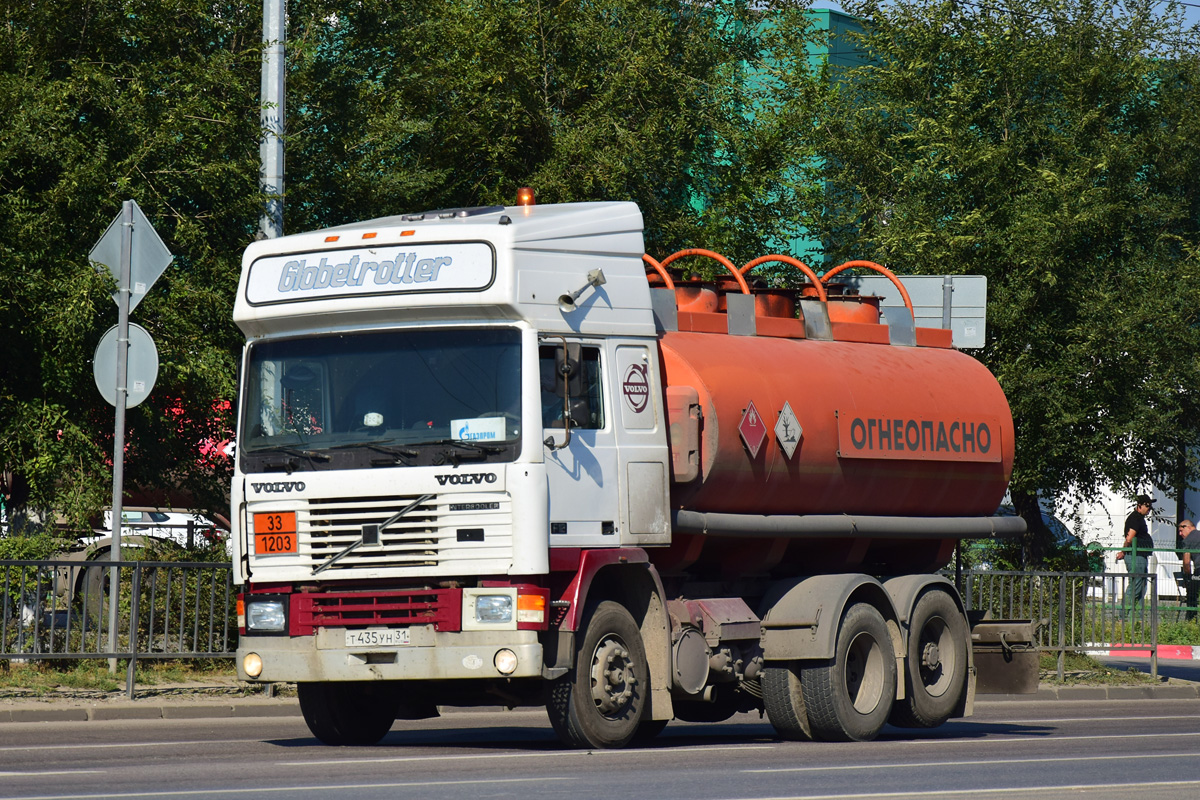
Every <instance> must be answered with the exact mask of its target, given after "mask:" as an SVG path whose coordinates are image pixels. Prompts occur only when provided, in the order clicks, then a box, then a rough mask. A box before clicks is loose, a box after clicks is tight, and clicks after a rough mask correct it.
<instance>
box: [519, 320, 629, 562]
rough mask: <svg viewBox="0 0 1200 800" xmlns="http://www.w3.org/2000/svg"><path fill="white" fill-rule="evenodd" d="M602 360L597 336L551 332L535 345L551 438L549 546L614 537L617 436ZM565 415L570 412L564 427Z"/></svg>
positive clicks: (611, 542) (601, 542) (597, 543)
mask: <svg viewBox="0 0 1200 800" xmlns="http://www.w3.org/2000/svg"><path fill="white" fill-rule="evenodd" d="M564 342H565V344H564ZM607 360H608V355H607V354H606V353H605V352H604V347H603V344H602V343H600V342H588V341H582V340H570V339H567V340H562V339H559V338H558V337H554V338H553V339H549V340H545V341H543V342H542V344H541V345H540V346H539V348H538V366H539V371H540V377H541V390H542V428H543V439H544V440H548V441H549V442H550V444H548V445H546V446H545V459H546V477H547V481H548V483H549V490H550V546H551V547H567V546H569V547H604V546H608V547H615V546H617V545H618V544H620V538H621V537H620V526H621V523H620V508H621V504H620V490H619V485H618V484H619V474H618V471H617V466H618V459H617V435H616V428H615V420H614V419H613V416H614V415H613V413H612V410H611V409H612V401H611V397H610V387H609V386H608V383H609V382H608V381H607V380H606V379H605V376H606V375H607V374H608V373H606V371H605V365H606V363H607ZM564 372H565V373H566V374H565V375H564ZM564 397H566V398H568V404H567V407H566V408H564ZM564 417H569V418H570V427H569V428H568V427H567V426H566V425H565V424H564ZM564 443H565V446H563V445H564Z"/></svg>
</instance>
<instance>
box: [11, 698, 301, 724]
mask: <svg viewBox="0 0 1200 800" xmlns="http://www.w3.org/2000/svg"><path fill="white" fill-rule="evenodd" d="M299 716H300V703H299V701H298V700H295V699H286V700H266V701H260V702H235V703H231V702H220V701H217V702H204V703H172V704H169V705H160V704H142V703H138V702H137V701H136V700H134V701H125V702H120V703H113V704H111V705H94V706H67V707H62V706H57V705H55V704H52V703H30V704H27V705H17V706H12V707H9V708H4V707H2V706H0V723H5V722H93V721H95V722H101V721H103V722H111V721H114V720H154V719H174V720H179V719H233V718H241V719H245V718H251V717H256V718H262V717H299Z"/></svg>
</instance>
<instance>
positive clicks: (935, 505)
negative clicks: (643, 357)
mask: <svg viewBox="0 0 1200 800" xmlns="http://www.w3.org/2000/svg"><path fill="white" fill-rule="evenodd" d="M659 349H660V354H661V365H662V371H663V386H664V387H665V388H666V391H667V394H668V409H669V410H668V416H669V423H670V425H671V446H672V463H673V467H674V474H673V481H672V489H671V501H672V506H673V508H674V509H686V510H691V511H702V512H725V513H740V514H757V515H773V514H792V515H795V514H853V515H896V516H914V517H943V516H944V517H951V516H959V517H961V516H974V515H991V514H993V513H994V512H995V510H996V508H997V507H998V506H999V504H1000V502H1001V499H1002V497H1003V496H1004V492H1005V489H1006V487H1007V485H1008V479H1009V476H1010V474H1011V472H1012V463H1013V425H1012V416H1011V413H1010V411H1009V407H1008V401H1007V400H1006V399H1005V397H1004V393H1003V391H1002V390H1001V389H1000V386H999V384H998V383H997V382H996V380H995V378H994V377H993V376H992V375H991V373H990V372H988V370H987V369H986V368H985V367H984V366H983V365H982V364H980V363H979V362H978V361H976V360H975V359H974V358H972V357H970V356H968V355H966V354H964V353H961V352H959V351H956V350H953V349H950V348H948V347H904V346H896V345H890V344H881V343H874V342H861V341H827V340H815V339H807V338H776V337H771V336H733V335H727V334H720V333H700V332H693V331H667V332H664V333H662V334H661V335H660V340H659ZM680 398H683V400H682V401H681V400H680ZM689 442H690V443H691V444H689ZM690 448H694V449H695V450H694V452H690V453H684V452H681V450H683V449H690ZM689 457H690V458H691V463H692V465H693V466H692V468H691V469H690V470H688V469H687V468H686V467H685V466H684V465H686V464H687V463H688V458H689Z"/></svg>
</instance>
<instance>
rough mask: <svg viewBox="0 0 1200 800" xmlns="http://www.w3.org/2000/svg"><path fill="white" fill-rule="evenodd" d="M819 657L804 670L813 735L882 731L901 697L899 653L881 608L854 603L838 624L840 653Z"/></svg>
mask: <svg viewBox="0 0 1200 800" xmlns="http://www.w3.org/2000/svg"><path fill="white" fill-rule="evenodd" d="M804 663H805V664H806V665H808V664H813V663H814V662H804ZM815 663H816V666H805V667H804V668H803V669H802V670H801V676H800V689H801V691H802V692H803V693H804V706H805V709H806V710H807V712H808V721H809V725H810V726H811V728H812V735H813V738H815V739H821V740H824V741H831V742H833V741H841V742H845V741H857V742H866V741H870V740H872V739H874V738H875V737H876V736H878V735H879V730H880V729H881V728H882V727H883V725H884V723H886V722H887V719H888V715H889V714H891V711H892V704H893V703H894V702H895V700H896V655H895V650H894V649H893V648H892V637H891V635H890V634H889V633H888V629H887V623H886V622H884V621H883V615H882V614H880V613H879V611H878V609H876V608H875V607H874V606H872V605H870V604H868V603H855V604H854V605H852V606H850V608H848V609H847V610H846V613H845V614H844V615H843V616H842V621H841V624H840V625H839V627H838V634H837V645H836V649H835V651H834V657H833V658H832V659H831V660H829V661H823V662H815Z"/></svg>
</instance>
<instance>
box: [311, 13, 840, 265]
mask: <svg viewBox="0 0 1200 800" xmlns="http://www.w3.org/2000/svg"><path fill="white" fill-rule="evenodd" d="M765 5H769V6H770V7H769V8H760V6H765ZM806 6H807V2H789V1H787V0H784V1H783V2H775V3H771V4H760V3H749V2H744V1H743V0H723V1H722V2H717V3H711V2H702V1H701V0H652V1H651V2H647V0H600V1H599V2H589V3H578V2H561V1H560V2H555V1H553V0H462V1H460V2H445V3H427V2H416V1H415V0H406V1H405V2H397V1H396V0H361V2H358V3H354V4H347V3H339V2H324V3H322V2H311V3H293V6H292V34H291V35H292V38H293V40H294V43H293V47H294V56H293V58H294V68H293V70H292V72H291V73H290V75H289V80H290V81H291V83H290V84H289V92H290V93H292V96H293V98H298V99H293V100H292V110H291V111H289V129H288V130H289V133H288V146H289V148H290V149H289V155H288V172H289V176H290V178H289V179H290V180H291V184H290V185H291V189H290V190H289V196H288V224H289V226H291V227H292V229H294V230H298V229H310V228H314V227H319V226H323V225H327V224H332V223H342V222H346V221H349V220H352V219H361V218H363V217H364V216H368V215H373V214H382V213H392V214H394V213H401V212H409V211H414V210H421V209H433V208H446V207H455V206H464V205H478V204H491V203H499V204H504V203H511V202H512V201H513V198H515V196H516V190H517V188H518V187H519V186H523V185H529V186H533V187H535V188H536V190H537V192H538V197H539V200H540V201H541V202H564V201H577V200H636V201H637V202H638V204H639V205H640V207H641V209H642V211H643V213H644V215H645V217H646V228H647V237H648V243H647V249H648V250H649V251H650V252H652V253H654V252H657V253H659V254H660V255H665V254H666V253H669V252H672V251H673V250H674V249H678V248H679V247H683V246H696V244H697V243H698V242H704V243H706V244H707V245H708V246H710V247H714V248H727V249H734V248H737V249H742V250H745V251H746V252H749V253H750V254H751V255H750V256H749V257H752V256H753V255H758V254H759V253H760V252H761V250H760V248H762V247H763V246H764V243H765V242H768V241H771V240H772V239H773V238H778V237H779V236H780V235H781V232H782V231H785V230H786V229H787V226H788V225H792V224H794V221H795V220H796V218H797V217H798V216H799V214H800V209H801V207H802V206H803V205H804V204H805V203H807V202H810V201H811V197H810V195H809V193H808V190H807V186H808V183H807V182H806V181H805V179H804V178H805V176H804V174H803V172H802V171H801V170H800V169H798V168H797V165H798V164H801V163H802V162H803V161H804V156H805V155H811V145H808V150H807V151H806V150H805V147H806V143H805V142H804V141H802V140H797V139H796V138H795V137H793V136H791V135H786V134H787V132H788V131H789V129H790V128H791V126H792V125H793V124H794V122H795V119H796V118H797V117H801V116H803V115H804V114H807V113H810V112H811V106H810V105H809V103H811V100H812V96H813V92H814V87H816V86H817V85H818V84H817V81H816V76H815V75H814V74H813V73H812V71H811V70H809V69H807V68H806V67H805V60H806V55H805V49H804V45H805V43H806V42H807V41H809V40H810V39H811V38H812V33H811V32H810V31H809V27H808V22H807V19H806V18H805V17H804V8H805V7H806ZM297 7H299V8H297ZM749 257H748V258H749Z"/></svg>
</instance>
